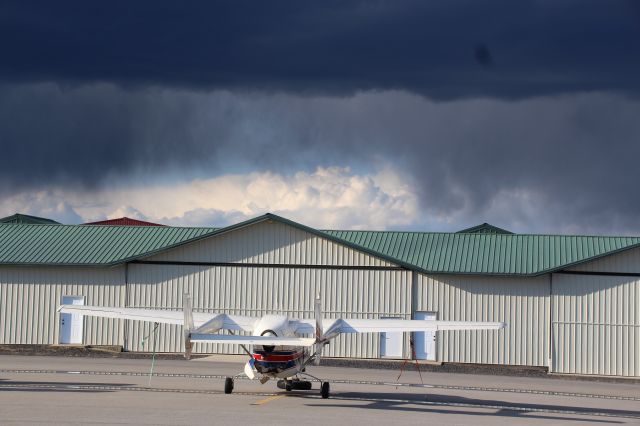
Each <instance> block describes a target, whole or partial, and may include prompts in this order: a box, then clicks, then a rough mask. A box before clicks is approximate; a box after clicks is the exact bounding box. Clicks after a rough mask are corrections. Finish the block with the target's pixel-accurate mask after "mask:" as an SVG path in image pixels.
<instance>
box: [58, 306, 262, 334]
mask: <svg viewBox="0 0 640 426" xmlns="http://www.w3.org/2000/svg"><path fill="white" fill-rule="evenodd" d="M58 311H59V312H62V313H68V314H80V315H90V316H95V317H103V318H120V319H130V320H137V321H148V322H158V323H163V324H176V325H183V324H184V312H182V311H170V310H165V309H140V308H118V307H107V306H84V305H61V306H60V307H59V308H58ZM257 319H258V318H256V317H245V316H240V315H228V314H214V313H206V312H193V325H194V326H195V327H196V328H198V327H202V326H205V328H207V330H206V331H211V330H213V329H222V330H233V331H248V332H251V331H252V330H253V327H254V324H255V322H256V320H257Z"/></svg>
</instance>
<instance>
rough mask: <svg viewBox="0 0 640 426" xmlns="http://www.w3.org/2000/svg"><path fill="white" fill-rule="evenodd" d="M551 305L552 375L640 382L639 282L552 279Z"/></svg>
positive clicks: (616, 261)
mask: <svg viewBox="0 0 640 426" xmlns="http://www.w3.org/2000/svg"><path fill="white" fill-rule="evenodd" d="M625 257H626V258H628V256H625ZM611 262H612V264H610V265H598V267H600V266H604V267H616V265H617V264H619V262H620V259H611ZM600 263H602V261H600ZM628 266H630V265H628ZM552 305H553V313H552V315H553V317H552V324H553V348H552V357H553V372H556V373H569V374H571V373H574V374H599V375H615V376H640V279H639V278H638V277H624V276H602V275H568V274H553V302H552Z"/></svg>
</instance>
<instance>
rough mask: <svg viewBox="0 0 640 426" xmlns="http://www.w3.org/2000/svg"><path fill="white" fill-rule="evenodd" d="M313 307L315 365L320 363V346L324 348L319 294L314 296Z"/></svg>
mask: <svg viewBox="0 0 640 426" xmlns="http://www.w3.org/2000/svg"><path fill="white" fill-rule="evenodd" d="M313 308H314V311H315V317H316V344H315V350H316V354H315V357H314V359H313V363H314V364H315V365H320V358H322V348H324V345H325V338H324V330H323V328H322V299H320V295H318V296H317V297H316V299H315V302H314V306H313Z"/></svg>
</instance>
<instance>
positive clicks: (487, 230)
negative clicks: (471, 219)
mask: <svg viewBox="0 0 640 426" xmlns="http://www.w3.org/2000/svg"><path fill="white" fill-rule="evenodd" d="M456 233H457V234H513V232H511V231H507V230H506V229H502V228H498V227H497V226H493V225H491V224H489V223H486V222H485V223H482V224H480V225H477V226H472V227H471V228H466V229H463V230H461V231H458V232H456Z"/></svg>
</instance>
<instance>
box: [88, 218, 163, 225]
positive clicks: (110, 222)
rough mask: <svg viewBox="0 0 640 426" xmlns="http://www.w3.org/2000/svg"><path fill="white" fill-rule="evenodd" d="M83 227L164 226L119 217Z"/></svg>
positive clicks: (89, 223) (90, 223)
mask: <svg viewBox="0 0 640 426" xmlns="http://www.w3.org/2000/svg"><path fill="white" fill-rule="evenodd" d="M85 225H111V226H166V225H162V224H160V223H153V222H145V221H144V220H138V219H131V218H130V217H120V218H118V219H108V220H99V221H98V222H88V223H85Z"/></svg>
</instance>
